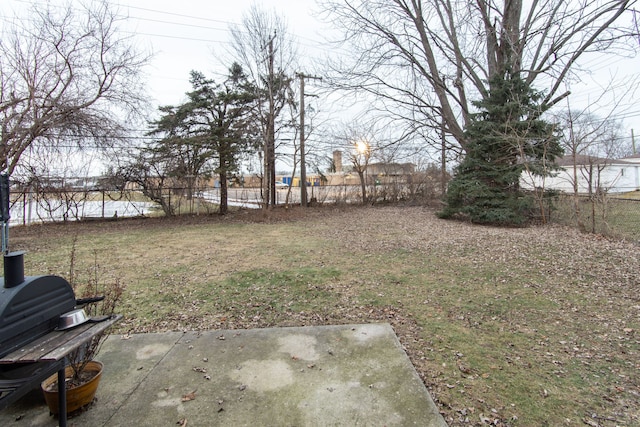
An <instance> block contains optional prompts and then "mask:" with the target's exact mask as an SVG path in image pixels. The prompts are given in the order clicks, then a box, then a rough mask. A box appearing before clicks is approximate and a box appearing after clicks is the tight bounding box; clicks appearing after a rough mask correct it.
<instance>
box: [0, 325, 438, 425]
mask: <svg viewBox="0 0 640 427" xmlns="http://www.w3.org/2000/svg"><path fill="white" fill-rule="evenodd" d="M98 360H100V361H102V362H103V363H104V365H105V366H104V372H103V376H102V381H101V383H100V388H99V390H98V395H97V401H96V402H95V403H94V404H93V405H92V406H91V408H89V410H87V411H85V412H83V413H81V414H79V415H76V416H74V417H73V418H70V419H69V422H68V423H69V425H70V426H131V425H135V426H176V425H181V424H182V425H188V426H256V425H258V426H423V427H446V424H445V422H444V420H443V418H442V417H441V416H440V414H439V413H438V410H437V408H436V406H435V405H434V403H433V401H432V400H431V397H430V396H429V394H428V392H427V390H426V388H425V387H424V384H423V383H422V382H421V380H420V378H419V377H418V375H417V373H416V371H415V369H414V368H413V366H412V365H411V363H410V361H409V359H408V357H407V355H406V354H405V352H404V351H403V349H402V347H401V346H400V343H399V341H398V339H397V337H396V335H395V333H394V332H393V329H392V328H391V326H390V325H388V324H367V325H341V326H319V327H297V328H269V329H252V330H223V331H207V332H186V333H181V332H170V333H157V334H139V335H131V336H124V337H122V336H115V335H114V336H110V337H109V339H108V340H107V341H106V342H105V344H104V346H103V348H102V350H101V352H100V355H99V356H98ZM0 425H3V426H16V427H20V426H25V427H26V426H55V425H57V422H56V420H55V419H54V418H53V417H51V416H50V415H49V412H48V409H47V407H46V405H44V403H43V400H42V399H41V397H40V395H39V393H34V394H32V395H31V396H28V397H27V398H25V399H22V400H21V401H19V402H17V403H16V404H14V405H13V406H11V407H9V408H7V409H5V410H4V411H2V412H0Z"/></svg>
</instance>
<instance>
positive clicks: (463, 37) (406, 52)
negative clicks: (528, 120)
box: [320, 0, 637, 150]
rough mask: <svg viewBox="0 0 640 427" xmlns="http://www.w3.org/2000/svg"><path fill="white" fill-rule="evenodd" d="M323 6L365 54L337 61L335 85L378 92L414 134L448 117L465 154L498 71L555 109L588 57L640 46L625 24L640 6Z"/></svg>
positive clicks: (381, 105)
mask: <svg viewBox="0 0 640 427" xmlns="http://www.w3.org/2000/svg"><path fill="white" fill-rule="evenodd" d="M320 2H321V4H322V5H323V9H324V10H325V12H326V17H327V19H328V20H331V21H332V22H334V23H335V24H336V25H339V26H341V27H342V29H343V30H344V39H343V40H342V41H343V42H344V43H345V45H350V46H352V47H353V48H354V49H355V53H354V54H353V55H352V57H351V58H348V59H347V60H342V61H337V62H335V63H334V64H333V65H332V67H331V68H332V70H333V73H332V74H333V79H332V83H333V85H334V87H336V88H338V89H344V90H350V91H357V92H360V93H362V92H365V93H368V94H370V95H372V96H373V97H374V98H375V99H376V100H377V104H376V105H375V106H372V108H376V109H377V110H378V111H382V112H384V113H385V115H387V116H389V117H391V119H392V120H396V121H398V122H402V123H404V124H405V132H411V131H415V130H417V129H420V128H425V127H426V128H432V129H438V128H439V127H440V125H441V117H442V122H443V124H444V129H445V131H446V133H447V134H449V135H452V136H453V137H454V139H455V140H456V141H457V143H458V144H459V145H460V147H461V148H462V149H463V150H465V149H466V148H467V146H468V143H467V141H466V139H465V134H464V129H465V127H466V125H467V123H468V122H469V119H470V114H471V113H472V112H473V111H472V105H471V100H474V99H475V100H477V99H483V98H486V97H487V96H488V94H489V89H490V88H489V83H488V82H489V81H494V80H493V78H494V76H495V75H496V74H497V73H502V72H504V70H510V72H512V73H517V74H519V75H520V76H521V78H522V79H523V80H524V81H525V82H526V84H527V85H529V86H536V87H538V88H539V89H542V90H543V91H544V93H545V98H544V99H543V100H542V105H545V106H547V107H549V106H552V105H554V104H557V103H558V102H559V101H560V100H561V99H563V98H564V97H566V96H567V95H568V92H566V91H564V90H563V87H564V86H563V82H564V81H565V80H566V79H567V78H568V77H569V76H570V75H571V73H572V70H575V69H576V67H577V66H578V60H579V59H580V58H581V57H582V56H583V55H585V54H587V53H590V52H594V51H597V52H606V53H612V52H619V50H620V49H633V48H637V45H636V46H635V47H634V46H633V44H632V42H633V41H634V40H635V39H633V35H634V33H635V32H634V30H633V29H632V28H623V27H622V26H621V25H622V22H623V21H624V19H623V18H624V17H625V16H626V17H631V14H632V13H633V12H632V8H633V5H634V4H635V3H636V1H634V0H630V1H620V0H601V1H590V0H577V1H576V0H542V1H530V2H523V1H522V0H511V1H499V0H476V1H472V2H462V1H451V0H424V1H423V0H355V1H351V2H343V1H340V0H320ZM629 21H631V20H630V19H629ZM629 25H630V24H629ZM625 42H629V44H625Z"/></svg>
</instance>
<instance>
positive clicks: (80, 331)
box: [0, 315, 122, 427]
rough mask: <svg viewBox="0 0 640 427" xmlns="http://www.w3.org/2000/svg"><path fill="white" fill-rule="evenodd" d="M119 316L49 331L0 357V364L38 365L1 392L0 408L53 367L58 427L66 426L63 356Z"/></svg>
mask: <svg viewBox="0 0 640 427" xmlns="http://www.w3.org/2000/svg"><path fill="white" fill-rule="evenodd" d="M120 319H122V316H121V315H113V316H111V317H109V318H107V319H106V320H103V321H100V322H93V321H89V322H87V323H84V324H82V325H79V326H76V327H75V328H72V329H67V330H64V331H51V332H49V333H48V334H46V335H44V336H42V337H40V338H38V339H36V340H34V341H32V342H30V343H29V344H27V345H25V346H24V347H22V348H19V349H17V350H15V351H13V352H11V353H9V354H7V355H5V356H4V357H2V358H0V365H16V364H22V365H29V364H39V366H41V367H42V368H41V369H39V370H38V371H37V372H36V373H35V374H34V375H33V376H32V377H29V380H28V381H26V382H25V383H24V384H22V385H20V386H19V387H16V388H15V389H12V390H11V392H10V393H9V394H8V395H7V396H3V397H2V399H0V409H4V408H6V407H7V406H9V405H10V404H11V403H13V402H15V401H16V400H18V399H19V398H20V397H22V396H24V395H25V394H26V393H28V392H29V391H30V390H31V389H32V388H34V387H35V386H36V385H39V384H40V383H41V382H42V381H44V380H45V379H47V378H48V377H49V376H51V375H52V374H53V373H55V372H56V371H57V372H58V393H59V398H58V409H59V418H60V427H66V425H67V390H66V387H65V367H66V365H67V363H68V362H69V361H68V360H67V357H68V356H69V354H70V353H71V352H73V351H74V350H76V349H77V348H78V347H80V346H82V345H83V344H85V343H87V342H89V341H90V340H91V339H92V338H93V337H95V336H96V335H99V334H101V333H102V332H104V331H105V330H106V329H108V328H109V327H110V326H111V325H113V324H114V323H116V322H117V321H119V320H120ZM5 391H6V390H5Z"/></svg>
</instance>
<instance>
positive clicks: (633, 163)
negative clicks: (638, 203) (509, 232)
mask: <svg viewBox="0 0 640 427" xmlns="http://www.w3.org/2000/svg"><path fill="white" fill-rule="evenodd" d="M557 163H558V166H559V167H560V170H559V171H557V172H555V173H554V176H553V177H546V178H544V182H543V180H542V179H541V178H539V177H536V178H532V177H530V176H527V175H526V174H525V175H523V177H522V179H521V184H522V186H523V188H532V187H534V186H535V187H539V188H541V187H544V188H545V189H549V190H559V191H564V192H567V193H573V191H574V181H575V182H577V184H578V193H581V194H589V193H594V192H598V191H603V192H606V193H626V192H629V191H636V190H640V155H634V156H631V157H625V158H623V159H603V158H599V157H594V156H586V155H578V156H576V157H575V159H574V157H573V156H564V157H562V158H561V159H559V160H558V162H557Z"/></svg>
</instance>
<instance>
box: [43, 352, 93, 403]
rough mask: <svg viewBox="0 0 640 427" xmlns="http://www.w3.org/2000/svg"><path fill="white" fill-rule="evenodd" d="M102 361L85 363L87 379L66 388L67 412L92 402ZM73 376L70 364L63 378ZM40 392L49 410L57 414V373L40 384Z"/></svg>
mask: <svg viewBox="0 0 640 427" xmlns="http://www.w3.org/2000/svg"><path fill="white" fill-rule="evenodd" d="M102 367H103V365H102V363H101V362H97V361H95V360H92V361H90V362H89V363H87V365H86V367H85V369H84V372H87V373H88V374H87V377H89V378H88V379H87V381H85V382H83V383H82V384H80V385H77V386H74V387H70V388H67V414H70V413H72V412H75V411H77V410H78V409H80V408H82V407H83V406H86V405H88V404H90V403H91V402H93V398H94V397H95V395H96V390H97V389H98V385H99V384H100V378H101V377H102ZM72 376H73V369H72V368H71V366H67V367H66V368H65V378H66V379H67V380H69V379H70V378H71V377H72ZM41 388H42V392H43V393H44V400H45V401H46V402H47V406H49V411H50V412H51V413H52V414H54V415H58V412H59V411H58V374H57V373H55V374H53V375H52V376H50V377H49V378H47V379H46V380H44V381H43V382H42V384H41Z"/></svg>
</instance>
